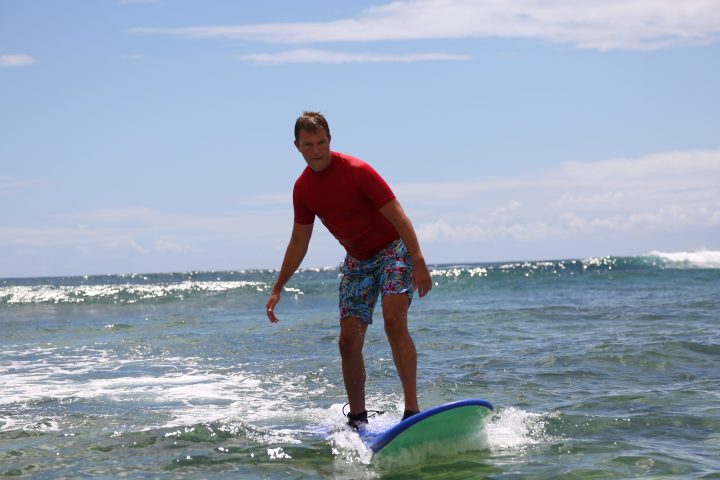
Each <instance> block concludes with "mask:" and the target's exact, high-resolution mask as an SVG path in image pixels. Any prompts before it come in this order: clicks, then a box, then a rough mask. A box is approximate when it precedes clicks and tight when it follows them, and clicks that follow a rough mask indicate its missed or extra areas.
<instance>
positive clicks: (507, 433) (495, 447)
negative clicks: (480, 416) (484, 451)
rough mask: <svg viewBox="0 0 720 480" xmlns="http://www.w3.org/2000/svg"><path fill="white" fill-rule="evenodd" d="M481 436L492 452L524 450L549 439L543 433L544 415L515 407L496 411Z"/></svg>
mask: <svg viewBox="0 0 720 480" xmlns="http://www.w3.org/2000/svg"><path fill="white" fill-rule="evenodd" d="M482 435H483V436H484V439H485V442H486V444H487V447H488V448H489V449H490V450H491V451H494V452H497V451H503V450H524V449H526V448H528V447H531V446H533V445H537V444H539V443H542V442H545V441H548V440H549V439H550V438H549V437H548V436H547V435H546V433H545V415H543V414H540V413H531V412H526V411H524V410H521V409H518V408H515V407H507V408H503V409H501V410H498V411H496V412H495V414H494V415H493V417H492V419H491V420H490V421H489V422H488V423H487V425H486V426H485V428H484V430H483V432H482Z"/></svg>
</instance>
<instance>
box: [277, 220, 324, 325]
mask: <svg viewBox="0 0 720 480" xmlns="http://www.w3.org/2000/svg"><path fill="white" fill-rule="evenodd" d="M312 230H313V224H312V223H310V224H307V225H302V224H299V223H295V224H293V229H292V234H291V235H290V243H288V246H287V250H285V258H284V259H283V263H282V267H280V273H278V276H277V279H276V280H275V285H273V288H272V292H271V293H270V297H269V298H268V301H267V304H266V305H265V307H266V309H267V316H268V318H269V319H270V321H271V322H272V323H277V322H278V321H279V320H278V318H277V317H276V316H275V305H277V304H278V302H279V301H280V294H281V293H282V288H283V287H284V286H285V284H286V283H287V281H288V280H290V277H292V276H293V274H294V273H295V270H297V269H298V267H299V266H300V264H301V263H302V261H303V258H305V254H306V253H307V250H308V245H309V244H310V237H311V236H312Z"/></svg>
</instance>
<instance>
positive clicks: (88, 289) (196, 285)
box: [0, 280, 302, 305]
mask: <svg viewBox="0 0 720 480" xmlns="http://www.w3.org/2000/svg"><path fill="white" fill-rule="evenodd" d="M267 288H268V284H267V283H265V282H257V281H207V282H201V281H190V280H188V281H185V282H180V283H166V284H148V285H143V284H131V283H127V284H121V285H77V286H67V285H60V286H55V285H33V286H26V285H16V286H10V287H2V288H0V303H6V304H9V305H12V304H32V303H89V302H98V301H100V302H103V301H104V302H111V303H135V302H137V301H140V300H153V299H161V298H178V297H179V298H182V296H183V295H187V294H192V293H218V292H226V291H231V290H243V289H245V290H253V291H259V292H264V291H265V290H266V289H267ZM300 293H302V292H300Z"/></svg>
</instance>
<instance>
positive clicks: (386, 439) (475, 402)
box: [370, 398, 493, 453]
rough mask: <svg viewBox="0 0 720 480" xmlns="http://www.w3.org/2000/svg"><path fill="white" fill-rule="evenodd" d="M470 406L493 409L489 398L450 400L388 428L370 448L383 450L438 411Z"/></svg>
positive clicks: (376, 450) (377, 450)
mask: <svg viewBox="0 0 720 480" xmlns="http://www.w3.org/2000/svg"><path fill="white" fill-rule="evenodd" d="M469 406H481V407H485V408H487V409H488V410H492V409H493V406H492V404H491V403H490V402H488V401H487V400H483V399H481V398H468V399H465V400H458V401H457V402H450V403H446V404H443V405H439V406H437V407H433V408H429V409H427V410H423V411H422V412H420V413H418V414H416V415H413V416H412V417H410V418H408V419H406V420H403V421H402V422H400V423H398V424H397V425H395V426H394V427H392V428H390V429H389V430H387V431H386V432H385V433H383V434H382V435H380V436H379V437H378V438H376V439H375V440H374V441H373V442H372V444H370V449H371V450H372V451H373V453H377V452H379V451H380V450H382V448H383V447H385V445H387V444H388V443H390V442H391V441H392V440H393V439H394V438H395V437H397V436H398V435H400V434H401V433H402V432H404V431H405V430H407V429H408V428H410V427H412V426H413V425H415V424H416V423H419V422H422V421H423V420H425V419H426V418H429V417H432V416H433V415H437V414H438V413H441V412H444V411H447V410H452V409H453V408H458V407H469Z"/></svg>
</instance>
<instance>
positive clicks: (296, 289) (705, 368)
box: [0, 251, 720, 479]
mask: <svg viewBox="0 0 720 480" xmlns="http://www.w3.org/2000/svg"><path fill="white" fill-rule="evenodd" d="M432 270H433V271H432V275H433V281H434V283H435V287H434V289H433V291H432V292H431V293H430V295H429V296H427V297H425V298H423V299H417V298H416V299H415V300H414V302H413V305H412V308H411V314H410V325H411V330H412V334H413V337H414V339H415V342H416V345H417V349H418V364H419V367H418V391H419V397H420V402H421V405H422V406H424V407H430V406H433V405H437V404H440V403H444V402H449V401H454V400H459V399H463V398H469V397H478V398H484V399H486V400H489V401H490V402H492V403H493V404H494V405H495V411H494V412H493V415H492V417H491V418H490V419H489V421H488V423H487V424H486V426H485V428H483V429H482V431H479V432H477V435H476V436H475V437H473V438H471V439H467V441H465V442H461V443H459V444H457V445H444V446H440V447H435V448H433V449H431V450H429V451H418V452H414V453H413V454H412V455H408V456H405V457H403V458H399V459H396V460H394V461H391V462H384V463H378V462H376V461H374V460H372V458H371V456H370V453H369V452H368V451H367V449H366V448H365V447H364V446H363V445H362V442H360V441H359V439H358V437H357V435H356V434H355V433H353V432H350V431H348V430H347V429H346V428H344V427H343V415H342V409H343V404H344V403H345V393H344V389H343V384H342V378H341V373H340V364H339V355H338V350H337V334H338V319H337V293H336V291H337V284H338V271H337V269H335V268H328V269H319V270H302V271H301V272H299V273H297V274H296V275H295V277H293V279H292V280H291V282H290V283H289V284H288V288H287V289H286V293H285V295H284V297H283V300H282V302H281V303H280V305H279V307H278V316H279V317H280V319H281V322H280V323H279V324H277V325H271V324H270V323H269V322H268V321H267V318H266V317H265V313H264V304H265V300H266V297H267V294H268V290H269V287H270V285H271V284H272V282H273V280H274V277H275V273H276V272H274V271H259V270H253V271H234V272H186V273H174V274H145V275H143V274H135V275H125V276H117V275H108V276H87V277H67V278H33V279H5V280H0V476H6V477H11V476H12V477H27V478H87V477H95V478H118V477H130V478H173V479H175V478H270V479H287V478H298V479H300V478H347V479H358V478H398V479H401V478H402V479H405V478H407V479H410V478H412V479H416V478H433V479H436V478H439V479H467V478H552V479H556V478H643V477H645V478H720V313H718V312H719V311H720V252H712V251H706V252H697V253H691V252H687V253H680V254H664V253H661V252H653V253H652V254H649V255H646V256H640V257H604V258H591V259H577V260H562V261H546V262H538V261H533V262H516V263H505V264H503V263H493V264H468V265H439V266H435V267H433V269H432ZM375 320H376V322H375V324H374V325H373V326H372V327H370V329H369V331H368V335H367V340H366V347H365V356H366V364H367V374H368V384H367V392H368V406H369V407H370V408H375V409H380V410H385V411H386V413H384V414H383V415H380V416H377V417H374V418H372V419H371V424H370V428H371V429H376V430H378V431H379V430H382V429H383V428H387V427H389V426H391V425H392V424H393V423H394V422H396V421H398V419H399V417H400V412H401V409H402V398H401V395H400V393H401V390H400V386H399V381H398V379H397V376H396V373H395V368H394V365H393V362H392V358H391V354H390V350H389V347H388V345H387V341H386V339H385V337H384V332H383V329H382V319H381V318H380V317H379V316H378V317H376V319H375Z"/></svg>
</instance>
